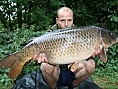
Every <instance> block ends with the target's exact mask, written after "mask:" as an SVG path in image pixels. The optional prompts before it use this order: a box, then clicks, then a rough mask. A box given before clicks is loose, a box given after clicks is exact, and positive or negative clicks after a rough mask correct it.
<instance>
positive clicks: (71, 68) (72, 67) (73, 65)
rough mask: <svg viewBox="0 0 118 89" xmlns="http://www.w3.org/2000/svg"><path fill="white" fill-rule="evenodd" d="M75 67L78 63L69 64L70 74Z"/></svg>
mask: <svg viewBox="0 0 118 89" xmlns="http://www.w3.org/2000/svg"><path fill="white" fill-rule="evenodd" d="M77 67H78V62H75V63H73V64H71V66H70V70H71V71H72V72H74V71H75V70H76V69H77Z"/></svg>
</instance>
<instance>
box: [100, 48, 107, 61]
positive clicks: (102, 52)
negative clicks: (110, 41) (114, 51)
mask: <svg viewBox="0 0 118 89" xmlns="http://www.w3.org/2000/svg"><path fill="white" fill-rule="evenodd" d="M99 57H100V59H101V61H103V62H104V63H106V62H107V56H106V49H105V47H104V46H103V47H102V49H101V52H100V54H99Z"/></svg>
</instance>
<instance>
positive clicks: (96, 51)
mask: <svg viewBox="0 0 118 89" xmlns="http://www.w3.org/2000/svg"><path fill="white" fill-rule="evenodd" d="M100 52H101V48H100V46H97V47H95V50H94V52H93V54H92V56H93V57H94V56H96V55H98V54H99V53H100Z"/></svg>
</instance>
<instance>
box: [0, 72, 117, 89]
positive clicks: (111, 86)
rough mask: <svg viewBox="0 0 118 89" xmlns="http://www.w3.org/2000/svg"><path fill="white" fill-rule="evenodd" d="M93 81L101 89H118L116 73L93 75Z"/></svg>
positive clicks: (8, 87)
mask: <svg viewBox="0 0 118 89" xmlns="http://www.w3.org/2000/svg"><path fill="white" fill-rule="evenodd" d="M92 79H93V81H94V82H95V83H96V84H97V85H98V86H100V87H101V88H102V89H118V73H117V72H115V73H110V74H109V75H106V74H104V73H101V74H93V75H92ZM11 85H12V84H9V85H8V86H6V85H2V84H0V89H10V87H11Z"/></svg>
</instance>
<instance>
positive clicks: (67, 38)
mask: <svg viewBox="0 0 118 89" xmlns="http://www.w3.org/2000/svg"><path fill="white" fill-rule="evenodd" d="M115 43H118V37H116V36H115V34H113V33H111V32H109V31H108V30H106V29H103V28H101V27H97V26H83V27H78V28H66V29H61V30H58V31H54V32H50V33H46V34H44V35H41V36H40V37H35V38H34V39H32V40H31V41H30V43H28V44H27V45H26V46H25V47H24V48H23V49H21V50H20V51H18V52H15V53H13V54H10V55H9V56H6V57H5V58H3V59H2V60H0V67H2V68H10V72H9V76H10V78H15V77H17V76H18V74H19V73H20V72H21V70H22V68H23V66H24V64H25V63H26V62H27V61H29V60H31V59H32V58H33V56H34V55H38V54H41V53H45V55H46V57H47V59H48V61H49V63H51V64H55V65H63V64H72V63H74V62H80V61H82V60H85V59H88V58H89V57H91V56H92V54H93V52H94V51H95V48H96V46H98V47H99V46H101V50H102V52H101V54H100V57H101V60H102V61H103V62H106V61H107V58H106V54H105V51H106V50H105V49H104V48H109V47H110V46H112V45H113V44H115ZM8 63H9V64H8Z"/></svg>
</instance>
